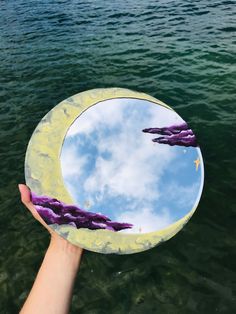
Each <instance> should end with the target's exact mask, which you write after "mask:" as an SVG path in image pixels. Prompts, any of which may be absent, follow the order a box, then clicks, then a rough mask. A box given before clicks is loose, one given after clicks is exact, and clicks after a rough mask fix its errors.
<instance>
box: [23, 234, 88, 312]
mask: <svg viewBox="0 0 236 314" xmlns="http://www.w3.org/2000/svg"><path fill="white" fill-rule="evenodd" d="M81 254H82V249H81V248H79V247H75V246H73V245H71V244H70V243H69V242H67V241H66V240H64V239H62V238H60V237H58V238H52V239H51V242H50V245H49V247H48V250H47V252H46V254H45V257H44V260H43V263H42V265H41V267H40V269H39V272H38V275H37V277H36V280H35V282H34V285H33V287H32V289H31V292H30V294H29V296H28V298H27V300H26V302H25V304H24V306H23V308H22V310H21V312H20V313H21V314H31V313H33V314H38V313H40V314H41V313H44V314H49V313H50V314H54V313H55V314H65V313H68V311H69V306H70V301H71V296H72V289H73V285H74V280H75V277H76V274H77V271H78V268H79V264H80V259H81Z"/></svg>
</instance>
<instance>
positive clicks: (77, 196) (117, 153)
mask: <svg viewBox="0 0 236 314" xmlns="http://www.w3.org/2000/svg"><path fill="white" fill-rule="evenodd" d="M60 162H61V170H62V176H63V179H64V183H65V186H66V188H67V190H68V191H69V193H70V194H71V196H72V198H73V200H74V204H76V205H78V206H79V207H80V208H82V209H84V210H87V211H91V212H94V213H101V214H103V215H106V216H107V217H109V218H110V219H111V220H112V221H116V222H120V223H130V224H132V227H131V228H127V229H124V230H121V231H119V232H122V233H147V232H152V231H157V230H160V229H163V228H165V227H167V226H168V225H170V224H172V223H174V222H176V221H177V220H179V219H181V218H182V217H184V216H185V215H186V214H187V213H188V212H189V211H191V210H192V209H193V208H194V207H195V206H197V204H198V202H199V199H200V196H201V192H202V187H203V165H202V156H201V151H200V149H199V147H198V146H197V142H196V138H195V136H194V134H193V132H192V130H191V129H190V128H189V126H188V125H187V124H186V122H185V121H184V120H183V119H182V118H181V117H180V116H179V115H178V114H177V113H176V112H175V111H172V110H170V109H168V108H166V107H164V106H162V105H158V104H155V103H152V102H150V101H146V100H141V99H136V98H116V99H110V100H106V101H103V102H99V103H97V104H96V105H93V106H92V107H90V108H88V109H87V110H85V111H84V112H83V113H82V114H81V115H80V116H79V117H77V119H76V120H75V121H74V123H73V124H72V125H71V126H70V128H69V129H68V132H67V134H66V136H65V139H64V143H63V146H62V149H61V156H60Z"/></svg>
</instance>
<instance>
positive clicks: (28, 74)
mask: <svg viewBox="0 0 236 314" xmlns="http://www.w3.org/2000/svg"><path fill="white" fill-rule="evenodd" d="M235 4H236V3H235V1H222V0H221V1H219V0H217V1H206V0H202V1H167V0H166V1H164V0H163V1H154V0H150V1H141V0H136V1H131V0H126V1H123V0H121V1H116V2H115V1H114V2H110V1H107V0H104V1H102V0H100V1H98V0H97V1H96V0H94V1H92V0H88V1H85V0H84V1H32V0H30V1H20V0H15V1H13V0H8V1H1V4H0V112H1V116H0V117H1V123H0V130H1V132H0V141H1V144H0V160H1V175H0V196H1V210H0V226H1V235H0V250H1V254H0V313H1V314H2V313H17V311H18V310H19V308H20V306H21V305H22V303H23V302H24V299H25V297H26V295H27V294H28V292H29V289H30V288H31V285H32V282H33V280H34V278H35V275H36V272H37V270H38V268H39V265H40V263H41V261H42V258H43V255H44V252H45V249H46V247H47V244H48V240H49V237H48V235H47V232H46V231H45V230H43V228H42V227H41V226H40V225H39V223H37V222H36V221H34V219H33V218H32V217H31V216H30V214H29V213H28V212H27V210H26V209H25V208H24V207H23V206H22V205H21V203H20V200H19V194H18V190H17V184H18V183H20V182H23V181H24V155H25V151H26V147H27V143H28V141H29V139H30V136H31V134H32V132H33V130H34V128H35V127H36V125H37V123H38V122H39V121H40V120H41V118H42V117H43V116H44V115H45V114H46V113H47V112H48V111H49V110H50V109H51V108H53V107H54V106H55V105H56V104H57V103H59V102H60V101H62V100H63V99H65V98H67V97H69V96H71V95H73V94H75V93H78V92H81V91H84V90H88V89H91V88H99V87H124V88H130V89H134V90H137V91H143V92H146V93H148V94H150V95H152V96H154V97H156V98H159V99H161V100H163V101H164V102H166V103H167V104H169V105H170V106H172V107H173V108H174V109H175V110H176V111H177V112H178V113H179V114H180V115H181V116H182V117H183V118H184V119H185V120H186V121H188V122H189V124H190V126H191V128H192V129H193V130H194V132H195V134H196V135H197V138H198V141H199V142H200V146H201V150H202V154H203V158H204V161H205V173H206V179H205V187H204V192H203V196H202V199H201V201H200V205H199V207H198V209H197V211H196V213H195V214H194V216H193V217H192V219H191V220H190V222H189V223H188V224H187V225H186V226H185V227H184V229H183V230H182V231H181V232H180V233H179V234H177V236H176V237H174V238H173V239H171V240H169V241H168V242H166V243H164V244H162V245H161V246H159V247H157V248H154V249H152V250H150V251H147V252H144V253H139V254H134V255H128V256H116V255H100V254H95V253H91V252H85V254H84V256H83V260H82V265H81V269H80V272H79V274H78V277H77V281H76V284H75V289H74V297H73V301H72V308H71V313H85V314H103V313H104V314H106V313H114V314H123V313H125V314H127V313H130V314H138V313H146V314H149V313H161V314H166V313H168V314H172V313H174V314H175V313H177V314H178V313H181V314H182V313H184V314H185V313H187V314H189V313H190V314H191V313H201V314H205V313H207V314H208V313H235V312H236V298H235V289H236V274H235V264H236V256H235V255H236V254H235V252H236V249H235V246H236V232H235V214H236V202H235V183H236V132H235V131H236V106H235V94H236V93H235V91H236V88H235V82H236V73H235V69H236V68H235V61H236V60H235V59H236V57H235V52H236V49H235V44H236V27H235V14H236V9H235V8H236V5H235Z"/></svg>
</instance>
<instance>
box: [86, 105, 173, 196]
mask: <svg viewBox="0 0 236 314" xmlns="http://www.w3.org/2000/svg"><path fill="white" fill-rule="evenodd" d="M119 108H120V113H119V116H121V117H122V116H123V124H122V125H124V127H122V126H121V127H120V128H119V131H118V132H117V133H114V132H111V131H110V132H106V133H105V131H104V132H103V130H101V129H100V130H98V131H97V132H98V133H97V135H98V140H97V149H98V151H99V154H98V157H97V159H96V163H95V169H94V171H93V172H92V173H91V174H90V176H89V177H87V179H86V180H85V183H84V189H85V192H86V193H99V194H100V195H101V194H104V193H107V194H109V195H110V196H111V195H112V196H118V195H121V196H124V197H128V198H129V197H131V198H135V199H141V200H144V199H147V200H150V199H157V198H158V196H159V194H158V189H157V184H158V181H159V179H160V177H161V175H162V174H163V171H164V170H165V169H166V167H168V165H169V163H170V162H171V160H173V159H174V158H175V149H174V148H173V147H172V148H171V147H170V146H167V145H157V144H155V143H152V141H151V138H150V136H149V134H145V133H143V132H142V125H143V127H145V126H147V122H148V121H149V119H148V118H147V116H146V115H145V116H146V118H145V117H144V116H140V114H138V112H134V113H133V115H134V117H130V116H129V118H127V117H126V116H125V114H126V112H125V107H122V106H119ZM105 130H106V129H105ZM137 135H138V136H137ZM102 153H108V154H109V155H110V156H111V158H109V159H106V158H103V157H102V156H101V155H102Z"/></svg>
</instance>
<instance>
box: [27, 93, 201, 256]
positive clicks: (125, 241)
mask: <svg viewBox="0 0 236 314" xmlns="http://www.w3.org/2000/svg"><path fill="white" fill-rule="evenodd" d="M114 98H138V99H143V100H148V101H151V102H153V103H156V104H157V105H161V106H164V107H166V108H168V109H169V110H172V109H171V108H170V107H169V106H167V105H166V104H164V103H163V102H161V101H160V100H157V99H155V98H153V97H151V96H149V95H147V94H144V93H139V92H134V91H131V90H128V89H122V88H107V89H93V90H89V91H86V92H82V93H79V94H76V95H74V96H72V97H70V98H67V99H66V100H64V101H62V102H61V103H59V104H58V105H57V106H55V107H54V108H53V109H52V110H51V111H49V112H48V113H47V114H46V115H45V116H44V118H43V119H42V120H41V122H40V123H39V124H38V126H37V127H36V129H35V131H34V133H33V135H32V137H31V139H30V141H29V144H28V148H27V152H26V158H25V178H26V184H27V185H28V186H29V187H30V188H31V190H32V191H34V192H35V193H36V194H38V195H47V196H50V197H53V198H57V199H59V200H61V201H63V202H65V203H67V204H73V199H72V198H71V196H70V194H69V192H68V191H67V189H66V187H65V185H64V182H63V177H62V173H61V164H60V153H61V148H62V145H63V141H64V138H65V135H66V132H67V130H68V129H69V127H70V126H71V124H72V123H73V122H74V120H75V119H76V118H77V117H78V116H79V115H81V114H82V113H83V111H84V110H86V109H88V108H89V107H90V106H93V105H95V104H96V103H98V102H101V101H104V100H108V99H114ZM200 158H201V165H202V170H203V160H202V156H201V154H200ZM202 175H203V176H204V172H203V171H202ZM196 206H197V205H196ZM196 206H195V207H194V208H192V210H191V211H190V212H189V213H188V214H187V215H186V216H184V217H183V218H182V219H180V220H178V221H177V222H175V223H173V224H172V225H170V226H168V227H167V228H164V229H162V230H158V231H155V232H150V233H144V234H125V233H119V232H113V231H109V230H105V229H98V230H90V229H85V228H81V229H76V228H74V227H71V226H70V225H55V224H53V225H50V227H51V228H53V229H54V230H56V232H57V233H58V234H59V235H61V236H62V237H64V238H65V239H67V240H68V241H70V242H71V243H73V244H75V245H78V246H80V247H83V248H85V249H87V250H90V251H94V252H99V253H117V254H131V253H137V252H141V251H145V250H147V249H150V248H152V247H154V246H156V245H158V244H159V243H161V242H163V241H166V240H168V239H170V238H171V237H173V236H174V235H175V234H176V233H177V232H178V231H179V230H180V229H181V228H182V227H183V226H184V225H185V224H186V223H187V222H188V220H189V219H190V218H191V216H192V215H193V213H194V211H195V210H196Z"/></svg>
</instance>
